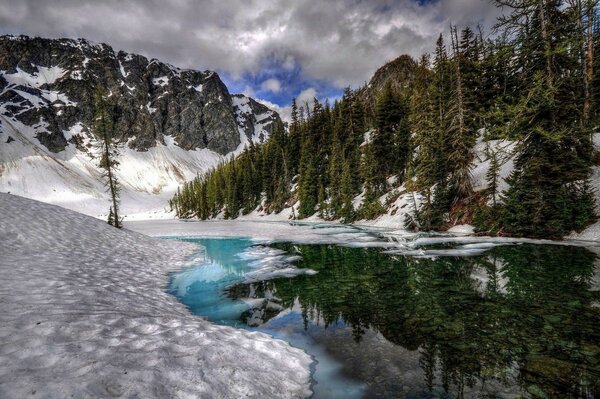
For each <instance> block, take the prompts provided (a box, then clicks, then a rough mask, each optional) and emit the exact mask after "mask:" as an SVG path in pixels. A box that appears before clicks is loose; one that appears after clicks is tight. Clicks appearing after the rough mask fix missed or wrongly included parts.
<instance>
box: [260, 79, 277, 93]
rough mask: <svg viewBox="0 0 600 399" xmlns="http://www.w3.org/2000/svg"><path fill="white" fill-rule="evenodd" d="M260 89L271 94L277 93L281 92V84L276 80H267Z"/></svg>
mask: <svg viewBox="0 0 600 399" xmlns="http://www.w3.org/2000/svg"><path fill="white" fill-rule="evenodd" d="M260 87H261V89H263V90H268V91H270V92H273V93H279V92H280V91H281V82H280V81H279V80H277V79H273V78H271V79H267V80H265V81H264V82H262V84H261V85H260Z"/></svg>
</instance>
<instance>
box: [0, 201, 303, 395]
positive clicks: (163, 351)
mask: <svg viewBox="0 0 600 399" xmlns="http://www.w3.org/2000/svg"><path fill="white" fill-rule="evenodd" d="M193 249H194V247H192V246H190V245H189V244H183V243H180V242H175V241H173V242H170V241H160V240H155V239H151V238H148V237H144V236H141V235H139V234H136V233H133V232H130V231H127V230H117V229H114V228H112V227H110V226H108V225H107V224H105V223H103V222H101V221H99V220H96V219H94V218H91V217H88V216H84V215H81V214H77V213H75V212H72V211H68V210H66V209H62V208H59V207H56V206H52V205H48V204H44V203H40V202H36V201H32V200H28V199H25V198H21V197H17V196H13V195H7V194H0V270H1V272H2V279H0V397H3V398H23V397H29V396H31V395H36V394H37V395H41V396H43V397H52V398H63V397H64V398H66V397H77V398H92V397H94V398H95V397H108V396H111V397H144V398H167V397H169V398H175V397H178V398H191V397H206V398H209V397H210V398H213V397H219V398H239V397H303V396H308V395H310V393H311V392H310V388H309V379H310V375H309V365H310V363H311V359H310V358H309V356H308V355H307V354H306V353H304V352H303V351H300V350H298V349H294V348H291V347H290V346H289V345H288V344H286V343H285V342H283V341H278V340H274V339H272V338H271V337H269V336H267V335H265V334H261V333H251V332H247V331H242V330H236V329H232V328H229V327H224V326H216V325H213V324H211V323H210V322H208V321H205V320H202V319H200V318H198V317H195V316H192V315H191V314H190V313H189V312H188V311H187V309H186V308H185V307H184V305H183V304H181V303H179V302H178V301H177V300H176V299H175V297H173V296H171V295H169V294H167V293H165V292H164V289H165V288H166V283H167V273H168V272H169V271H173V270H177V269H179V268H181V267H182V266H183V265H184V258H185V257H186V256H187V255H188V254H190V253H191V251H193Z"/></svg>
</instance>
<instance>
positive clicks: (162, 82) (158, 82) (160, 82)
mask: <svg viewBox="0 0 600 399" xmlns="http://www.w3.org/2000/svg"><path fill="white" fill-rule="evenodd" d="M152 84H153V85H154V86H160V87H165V86H166V85H168V84H169V77H168V76H161V77H159V78H154V79H152Z"/></svg>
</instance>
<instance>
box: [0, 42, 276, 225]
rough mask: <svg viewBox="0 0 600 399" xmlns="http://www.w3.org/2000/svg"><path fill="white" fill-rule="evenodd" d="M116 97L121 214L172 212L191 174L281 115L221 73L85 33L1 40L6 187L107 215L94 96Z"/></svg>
mask: <svg viewBox="0 0 600 399" xmlns="http://www.w3.org/2000/svg"><path fill="white" fill-rule="evenodd" d="M98 86H101V87H102V88H103V89H105V90H106V91H107V92H109V93H111V96H112V97H113V98H115V101H116V107H115V113H114V114H115V115H114V117H115V123H116V131H117V134H118V146H119V152H120V155H119V157H118V161H119V163H120V166H119V170H118V171H117V175H118V178H119V179H120V181H121V186H122V187H121V188H122V192H121V197H122V202H123V203H122V205H123V207H122V208H123V214H125V215H127V216H128V217H130V216H131V215H135V214H137V215H138V216H139V217H144V215H146V216H147V215H148V213H149V212H151V213H153V214H154V212H157V213H159V214H163V215H164V212H163V211H164V210H165V206H166V203H167V199H168V198H170V197H171V196H172V195H173V193H174V192H175V190H176V189H177V187H178V186H179V185H180V184H181V183H183V182H184V181H186V180H190V179H192V178H193V177H195V176H196V175H198V174H201V173H202V172H204V171H206V170H207V169H209V168H211V167H213V166H215V165H216V164H217V163H218V162H220V161H221V160H223V159H224V156H226V155H227V154H235V153H238V152H240V151H241V150H242V149H243V148H244V146H245V145H247V144H248V143H249V142H250V141H253V142H255V143H258V142H262V141H264V140H266V139H267V137H268V136H269V134H270V133H271V131H272V129H273V128H274V126H275V125H276V124H277V123H279V121H280V118H279V115H277V113H276V112H274V111H272V110H270V109H268V108H267V107H265V106H264V105H262V104H260V103H258V102H256V101H255V100H253V99H251V98H248V97H246V96H243V95H230V93H229V91H228V89H227V87H226V86H225V84H223V82H222V81H221V79H220V78H219V76H218V74H216V73H215V72H211V71H194V70H184V69H179V68H176V67H174V66H172V65H169V64H166V63H163V62H160V61H158V60H155V59H152V60H148V59H147V58H146V57H144V56H141V55H136V54H129V53H125V52H122V51H119V52H116V51H114V50H113V49H112V48H111V47H110V46H108V45H106V44H95V43H91V42H89V41H86V40H83V39H79V40H70V39H43V38H30V37H26V36H19V37H13V36H2V37H0V192H11V193H13V194H17V195H21V196H25V197H29V198H34V199H38V200H41V201H45V202H50V203H54V204H57V205H61V206H64V207H67V208H70V209H74V210H77V211H79V212H83V213H87V214H89V215H93V216H98V217H104V216H103V215H104V213H106V211H107V210H108V202H107V194H106V192H105V190H106V189H105V187H104V180H103V179H102V172H101V170H100V169H99V168H98V161H99V154H98V145H97V143H98V138H97V137H95V135H94V132H93V130H92V122H93V118H94V93H95V91H96V89H97V87H98Z"/></svg>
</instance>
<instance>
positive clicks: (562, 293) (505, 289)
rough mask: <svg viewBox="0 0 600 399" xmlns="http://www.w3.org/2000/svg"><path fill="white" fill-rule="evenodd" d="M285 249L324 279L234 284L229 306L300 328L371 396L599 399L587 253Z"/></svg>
mask: <svg viewBox="0 0 600 399" xmlns="http://www.w3.org/2000/svg"><path fill="white" fill-rule="evenodd" d="M276 247H277V248H280V249H283V250H285V251H287V252H289V253H290V254H299V255H301V257H302V259H301V260H300V261H298V262H297V266H299V267H307V268H308V267H309V268H311V269H314V270H317V271H318V274H316V275H301V276H298V277H295V278H291V279H289V278H287V279H275V280H271V281H265V282H259V283H253V284H238V285H236V286H234V287H231V288H230V289H229V297H230V298H231V299H232V300H233V299H242V298H243V299H246V300H252V301H250V302H249V303H252V304H253V305H252V308H251V309H249V310H246V311H244V312H243V313H242V315H241V317H240V319H241V320H242V321H244V322H246V323H248V324H249V325H253V326H254V325H261V327H260V328H261V329H262V330H264V331H267V332H272V333H274V334H277V333H278V332H280V331H282V330H285V329H288V330H290V329H294V330H301V331H302V330H303V331H304V333H305V334H307V335H309V336H310V337H311V338H312V339H313V340H314V342H315V343H316V344H318V345H322V346H323V347H325V348H326V350H327V352H328V353H329V354H330V355H331V356H334V357H335V358H336V359H337V360H338V361H340V362H341V363H342V365H343V370H344V373H346V375H348V376H350V377H352V378H355V379H357V380H360V381H363V382H364V383H366V384H367V386H368V388H367V391H366V393H365V396H366V397H458V398H461V397H483V398H488V397H489V398H492V397H548V398H555V397H556V398H566V397H574V398H593V397H600V330H599V328H598V326H600V308H598V307H597V306H594V305H593V303H594V301H596V303H597V301H598V300H600V292H598V291H594V290H593V289H591V287H592V284H591V283H592V277H593V276H594V272H595V266H594V262H595V255H594V254H592V253H590V252H589V251H587V250H585V249H583V248H575V247H556V246H541V245H519V246H506V247H496V248H492V249H490V250H489V251H488V252H486V253H485V254H484V255H481V256H476V257H469V258H447V257H446V258H439V259H436V260H431V259H414V258H405V257H400V256H398V257H394V256H390V255H388V254H384V253H382V251H380V250H376V249H359V248H345V247H338V246H327V245H292V244H278V245H276ZM593 288H594V289H597V286H596V287H593ZM292 314H297V315H299V317H291V316H290V315H292Z"/></svg>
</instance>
